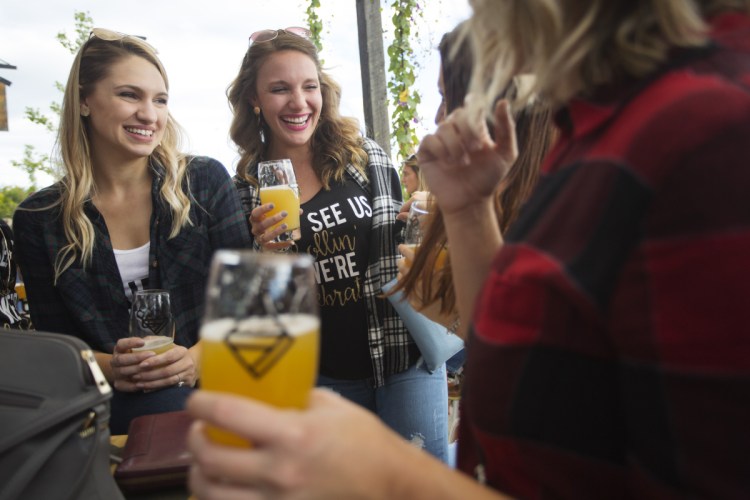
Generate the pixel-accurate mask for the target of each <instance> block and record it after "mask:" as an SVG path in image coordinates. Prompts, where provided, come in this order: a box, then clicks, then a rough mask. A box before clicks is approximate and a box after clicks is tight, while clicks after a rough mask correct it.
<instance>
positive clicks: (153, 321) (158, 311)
mask: <svg viewBox="0 0 750 500" xmlns="http://www.w3.org/2000/svg"><path fill="white" fill-rule="evenodd" d="M130 336H131V337H141V338H142V339H143V340H144V341H145V342H146V343H145V344H144V345H143V347H134V348H133V351H136V352H137V351H153V352H155V353H156V354H161V353H163V352H166V351H168V350H169V349H171V348H172V347H174V318H173V317H172V309H171V305H170V301H169V292H168V291H167V290H157V289H154V290H138V291H136V292H135V295H134V296H133V306H132V307H131V309H130Z"/></svg>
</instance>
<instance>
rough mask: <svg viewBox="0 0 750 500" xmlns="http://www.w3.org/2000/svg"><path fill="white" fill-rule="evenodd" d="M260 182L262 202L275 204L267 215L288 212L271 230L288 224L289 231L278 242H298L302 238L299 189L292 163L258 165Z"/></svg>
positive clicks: (273, 162)
mask: <svg viewBox="0 0 750 500" xmlns="http://www.w3.org/2000/svg"><path fill="white" fill-rule="evenodd" d="M258 182H259V184H260V202H261V203H262V204H264V205H265V204H266V203H273V205H274V208H273V210H271V211H270V212H268V213H267V214H266V217H273V216H274V215H276V214H278V213H279V212H283V211H286V213H287V216H286V217H284V219H282V220H281V221H279V222H278V223H277V224H275V225H274V226H272V228H271V229H276V227H278V226H280V225H281V224H284V223H285V224H286V225H287V229H288V231H287V232H286V233H284V234H282V235H281V236H279V237H278V238H277V240H278V241H287V240H298V239H300V237H301V235H302V234H301V233H300V228H299V187H298V186H297V178H296V177H295V176H294V167H293V166H292V161H291V160H287V159H283V160H271V161H262V162H260V163H258Z"/></svg>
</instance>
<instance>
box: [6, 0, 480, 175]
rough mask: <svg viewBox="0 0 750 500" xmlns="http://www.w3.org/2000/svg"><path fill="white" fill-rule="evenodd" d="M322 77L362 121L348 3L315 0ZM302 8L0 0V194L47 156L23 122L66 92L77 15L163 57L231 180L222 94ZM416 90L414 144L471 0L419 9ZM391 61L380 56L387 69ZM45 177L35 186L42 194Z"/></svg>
mask: <svg viewBox="0 0 750 500" xmlns="http://www.w3.org/2000/svg"><path fill="white" fill-rule="evenodd" d="M320 3H321V8H320V9H319V12H318V15H319V16H320V17H321V20H322V21H323V25H324V30H323V53H322V54H321V55H322V58H323V59H324V61H325V66H326V69H328V71H329V72H330V73H331V74H332V75H333V76H334V78H335V79H336V80H337V81H338V82H339V83H340V84H341V85H342V87H343V102H342V109H341V110H342V114H344V115H347V116H353V117H356V118H357V119H359V120H360V123H361V125H362V127H364V114H363V111H362V85H361V80H360V69H359V48H358V42H357V19H356V10H355V1H354V0H321V2H320ZM390 3H391V1H390V0H381V7H382V8H383V10H384V14H383V29H384V30H385V31H386V33H385V37H386V43H388V41H389V40H390V37H391V36H392V27H391V26H390V18H391V13H390V8H389V5H390ZM307 4H308V2H307V1H306V0H210V1H202V0H201V1H197V0H151V1H149V2H146V1H133V2H115V1H110V0H75V1H71V0H0V59H3V60H5V61H6V62H8V63H10V64H12V65H14V66H16V67H17V69H16V70H5V69H0V76H1V77H3V78H5V79H6V80H10V81H11V82H12V85H11V86H10V87H7V88H6V98H7V104H8V115H9V116H8V121H9V131H8V132H0V185H9V184H14V185H29V181H28V179H27V177H26V174H25V173H24V172H23V171H21V170H18V169H16V168H13V167H11V161H12V160H21V159H22V158H23V148H24V145H25V144H31V145H34V146H35V147H36V149H37V151H38V152H42V153H47V154H49V153H51V152H52V148H53V143H54V134H52V133H49V132H46V131H45V130H44V129H43V128H42V127H41V126H39V125H35V124H32V123H31V122H29V121H28V120H27V119H26V118H25V117H24V110H25V109H26V107H32V108H39V109H40V110H41V111H43V112H47V113H49V111H48V110H49V104H50V103H51V102H53V101H57V102H60V101H61V98H62V94H60V93H59V92H58V91H57V89H56V88H55V82H62V83H64V82H65V81H66V80H67V77H68V71H69V70H70V65H71V64H72V61H73V55H71V54H70V53H68V51H67V50H66V49H64V48H63V47H62V46H61V45H60V44H59V43H58V41H57V40H56V34H57V33H58V32H60V31H65V32H67V33H68V34H69V35H70V36H71V38H72V37H73V27H74V18H73V16H74V13H75V12H76V11H84V12H88V13H89V15H90V16H91V17H92V18H93V20H94V25H95V26H98V27H103V28H109V29H112V30H115V31H120V32H123V33H129V34H136V35H142V36H145V37H146V38H147V39H148V41H149V43H150V44H152V45H153V46H154V47H156V49H157V50H158V51H159V56H160V58H161V60H162V62H163V63H164V65H165V67H166V69H167V73H168V75H169V80H170V100H169V106H170V110H171V112H172V114H173V115H174V116H175V118H176V119H177V121H178V122H180V123H181V124H182V125H183V127H184V128H185V129H186V131H187V135H188V138H189V145H188V148H187V150H188V151H189V152H192V153H196V154H202V155H207V156H212V157H214V158H216V159H218V160H219V161H221V162H222V163H223V164H224V165H225V166H226V167H227V169H228V170H229V171H230V172H232V171H233V170H234V166H235V161H236V157H237V155H236V152H235V150H234V148H233V145H232V144H231V141H230V140H229V138H228V129H229V123H230V119H231V117H230V113H229V108H228V105H227V101H226V94H225V91H226V88H227V86H228V85H229V83H230V82H231V81H232V79H233V78H234V76H236V73H237V71H238V69H239V64H240V61H241V59H242V57H243V55H244V53H245V50H246V49H247V40H248V36H249V35H250V33H252V32H254V31H257V30H260V29H266V28H282V27H287V26H305V8H306V6H307ZM420 4H421V5H423V6H424V8H425V12H424V16H423V18H422V19H419V18H417V19H416V21H415V23H416V24H415V28H416V30H417V31H418V33H419V36H418V42H417V43H418V45H417V46H416V55H417V58H418V60H419V64H420V67H419V69H418V71H419V76H418V81H417V84H416V87H417V89H419V91H420V92H421V94H422V99H423V101H422V105H421V107H420V109H419V113H420V115H421V116H422V118H423V120H422V123H421V124H420V126H419V128H418V136H420V137H421V136H423V135H424V134H425V133H427V132H430V131H431V130H432V129H433V127H434V124H433V117H434V116H435V110H436V108H437V105H438V102H439V98H438V94H437V89H436V81H437V71H438V67H439V56H438V53H437V50H436V47H437V43H438V42H439V40H440V37H441V36H442V34H443V33H444V32H445V31H448V30H450V29H451V28H453V26H455V25H456V24H457V23H458V22H460V21H461V20H463V19H466V18H467V17H468V16H469V15H470V13H471V10H470V8H469V6H468V0H440V1H436V0H430V1H426V0H425V1H423V2H420ZM387 64H388V58H387V53H386V65H387ZM50 182H52V179H50V178H42V179H40V180H38V181H37V184H38V185H39V186H40V187H41V186H43V185H46V184H49V183H50Z"/></svg>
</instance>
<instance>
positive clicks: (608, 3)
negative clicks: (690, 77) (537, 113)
mask: <svg viewBox="0 0 750 500" xmlns="http://www.w3.org/2000/svg"><path fill="white" fill-rule="evenodd" d="M470 3H471V5H472V7H473V9H474V15H473V16H472V17H471V19H470V21H469V23H468V25H467V30H466V31H467V35H468V36H470V37H471V39H472V41H473V43H474V49H475V54H476V56H477V59H476V66H475V68H474V73H473V77H472V91H473V92H475V93H477V94H478V95H480V96H485V99H489V98H491V97H486V96H495V95H497V94H498V92H499V91H500V90H502V89H503V88H505V87H506V86H507V84H508V82H509V81H510V80H511V78H512V77H513V76H514V75H516V74H519V73H533V74H535V75H536V77H537V80H536V85H535V87H534V88H532V89H530V92H531V93H539V94H541V95H543V96H545V97H546V98H547V99H549V100H551V102H552V103H553V104H555V105H559V104H562V103H565V102H567V101H568V100H569V99H570V98H571V97H573V96H575V95H586V94H588V93H589V92H591V91H592V90H593V89H594V88H595V87H596V86H598V85H601V84H606V83H610V82H613V81H617V80H621V79H622V78H642V77H644V76H647V75H649V74H650V73H652V72H653V71H654V70H655V69H656V68H657V67H658V66H659V65H660V64H662V63H663V62H664V61H665V60H666V59H667V56H668V51H669V50H670V48H673V47H699V46H702V45H704V44H706V43H707V30H708V27H707V25H706V23H705V22H704V16H709V15H712V14H716V13H718V12H721V11H723V10H746V11H747V10H750V9H748V5H750V2H748V0H586V1H583V0H470ZM521 97H522V98H523V96H521ZM477 100H478V101H479V100H481V99H477ZM489 104H491V103H489V102H488V101H486V100H485V102H483V103H479V105H485V106H487V105H489Z"/></svg>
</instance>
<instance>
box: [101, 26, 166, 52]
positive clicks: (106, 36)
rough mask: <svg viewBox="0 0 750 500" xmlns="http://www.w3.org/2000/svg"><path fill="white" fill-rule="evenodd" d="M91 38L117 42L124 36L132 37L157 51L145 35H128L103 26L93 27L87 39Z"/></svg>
mask: <svg viewBox="0 0 750 500" xmlns="http://www.w3.org/2000/svg"><path fill="white" fill-rule="evenodd" d="M92 38H98V39H99V40H104V41H105V42H117V41H119V40H122V39H124V38H134V39H137V40H138V41H139V42H142V43H145V44H146V45H148V46H149V47H151V50H153V51H154V52H155V53H158V52H157V50H156V49H155V48H154V47H153V46H151V44H149V43H148V42H147V41H146V37H145V36H140V35H128V34H127V33H120V32H119V31H112V30H108V29H105V28H94V29H92V30H91V33H89V40H91V39H92Z"/></svg>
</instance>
